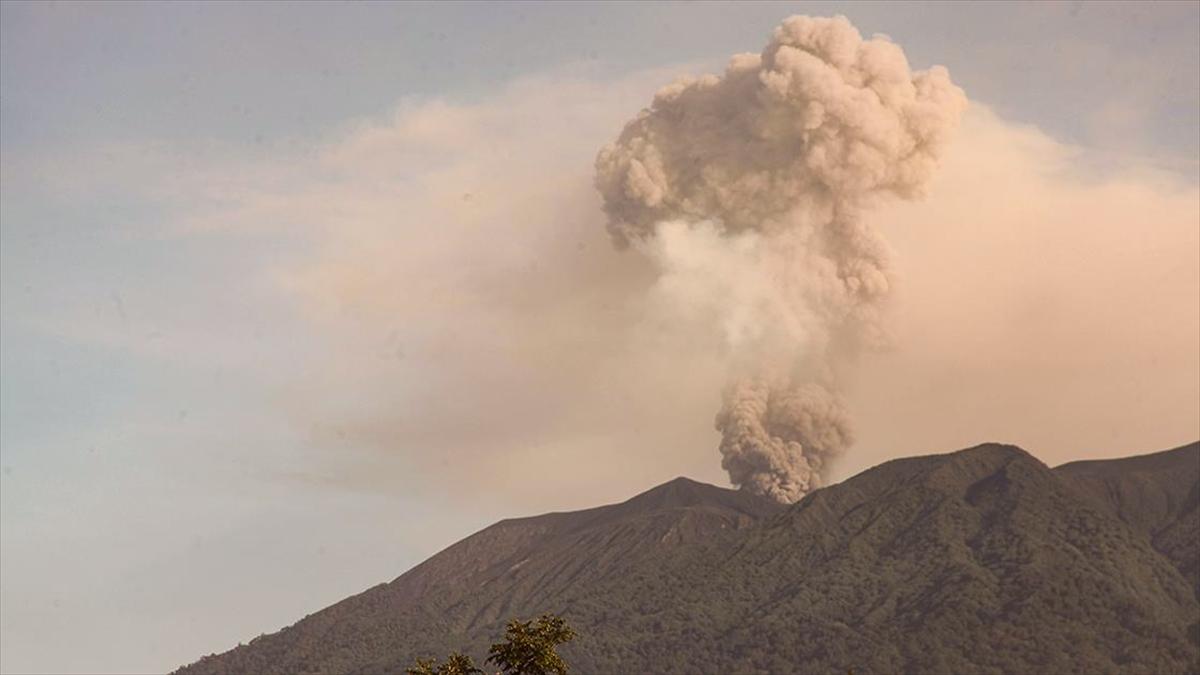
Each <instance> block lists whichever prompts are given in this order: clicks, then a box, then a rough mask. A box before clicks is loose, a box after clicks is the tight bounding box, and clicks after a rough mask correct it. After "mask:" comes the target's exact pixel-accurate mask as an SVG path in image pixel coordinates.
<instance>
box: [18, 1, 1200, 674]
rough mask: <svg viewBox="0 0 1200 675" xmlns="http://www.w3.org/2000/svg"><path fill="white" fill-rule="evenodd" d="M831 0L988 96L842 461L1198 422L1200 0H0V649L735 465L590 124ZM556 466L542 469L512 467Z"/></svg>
mask: <svg viewBox="0 0 1200 675" xmlns="http://www.w3.org/2000/svg"><path fill="white" fill-rule="evenodd" d="M796 13H805V14H812V15H828V14H835V13H843V14H846V15H847V16H848V17H849V18H850V19H851V21H853V22H854V23H855V25H856V26H857V27H858V28H859V30H861V31H862V32H863V33H864V34H868V35H869V34H872V33H876V32H881V33H886V34H888V35H889V36H891V37H892V38H893V39H894V40H895V41H896V42H897V43H899V44H900V45H901V46H902V47H903V48H904V50H905V52H906V53H907V54H908V57H909V59H910V61H911V62H912V63H913V65H914V67H918V68H924V67H928V66H930V65H933V64H942V65H945V66H946V67H947V68H949V70H950V73H951V76H952V77H953V78H954V80H955V82H957V83H958V84H959V85H960V86H962V87H963V88H964V89H965V90H966V92H967V95H968V97H969V98H970V99H971V101H972V105H971V108H970V110H969V111H968V112H967V115H966V118H965V120H964V122H963V125H962V128H961V129H960V130H959V132H958V135H957V137H956V140H955V142H954V144H953V145H952V147H951V148H950V150H949V151H948V152H947V156H946V158H945V161H944V165H943V168H942V171H941V173H940V175H939V177H938V178H937V179H936V180H935V182H934V185H933V187H932V189H931V191H930V194H929V196H928V198H927V199H925V200H923V201H920V202H916V203H903V204H900V203H897V204H885V205H883V206H881V208H879V209H878V210H876V211H873V212H872V213H871V214H870V217H871V219H872V221H874V222H876V223H877V224H878V225H879V226H880V227H881V228H882V229H883V230H884V231H885V233H886V235H887V236H888V238H889V239H890V240H891V243H892V245H893V247H894V248H895V255H896V270H897V275H898V277H899V279H900V281H899V284H900V288H899V289H898V292H897V297H896V300H895V303H894V307H893V308H892V317H891V318H892V324H893V327H894V332H895V340H894V347H893V348H892V349H891V350H890V351H887V352H883V353H878V354H872V355H870V356H868V357H867V358H866V359H865V361H864V362H863V363H862V364H861V367H860V368H859V369H858V370H857V371H856V372H855V373H854V374H853V387H852V390H851V391H850V393H849V394H848V396H849V403H850V406H851V408H852V410H853V411H854V413H855V417H856V423H857V425H858V430H859V431H858V443H857V445H856V447H855V448H854V449H852V450H851V452H850V453H849V454H848V455H847V457H846V458H845V460H844V461H843V463H842V464H841V465H840V466H839V468H838V475H839V476H843V477H844V476H846V475H850V474H852V473H854V472H856V471H858V470H861V469H863V468H866V467H868V466H871V465H873V464H876V463H878V462H880V461H882V460H884V459H887V458H890V457H893V456H898V455H907V454H915V453H927V452H943V451H949V450H954V449H958V448H960V447H964V446H967V445H972V444H975V443H978V442H982V441H989V440H999V441H1008V442H1016V443H1019V444H1021V445H1023V446H1024V447H1026V448H1027V449H1029V450H1030V451H1032V452H1033V453H1034V454H1036V455H1037V456H1039V457H1041V458H1042V459H1043V460H1044V461H1046V462H1047V463H1050V464H1058V463H1061V462H1064V461H1069V460H1072V459H1077V458H1081V457H1111V456H1120V455H1126V454H1132V453H1139V452H1146V451H1152V450H1159V449H1165V448H1167V447H1172V446H1174V445H1179V444H1183V443H1186V442H1190V441H1193V440H1196V438H1197V437H1200V191H1198V190H1200V183H1198V179H1197V176H1198V174H1200V157H1198V155H1200V53H1198V45H1200V5H1197V4H1196V3H1179V4H1153V5H1152V4H1148V3H1131V4H1126V5H1122V4H1116V3H1071V4H1050V3H1034V4H1009V3H1004V4H984V3H938V4H929V5H925V4H913V5H901V4H898V3H884V4H878V5H876V4H868V3H855V4H852V5H837V4H831V3H779V4H747V3H738V4H736V5H734V4H717V3H706V4H656V5H650V4H642V3H637V4H635V3H628V4H616V3H609V4H595V5H588V4H581V3H562V4H549V3H536V4H509V5H499V4H469V3H461V4H453V5H444V4H443V5H420V4H411V3H404V4H394V5H383V4H366V3H362V4H337V5H333V4H330V5H323V4H318V3H303V4H296V5H290V6H288V5H283V4H279V3H263V4H253V5H236V4H232V3H220V4H218V3H212V4H185V3H173V4H144V3H143V4H128V5H125V4H99V3H86V4H65V3H43V4H36V5H30V4H20V3H12V2H10V3H4V4H2V5H0V30H2V35H0V145H2V153H0V282H2V284H0V302H2V323H0V368H2V377H0V416H2V419H0V422H2V424H0V467H2V473H0V528H2V530H0V532H2V546H0V670H3V671H4V672H22V673H26V672H29V673H32V672H54V673H61V672H123V673H128V672H141V671H146V672H151V671H165V670H169V669H171V668H173V667H175V666H177V665H180V664H182V663H184V662H188V661H191V660H194V659H195V658H197V657H199V656H200V655H202V654H205V653H209V652H212V651H223V650H225V649H227V648H229V647H231V646H233V645H235V644H236V643H237V642H238V640H247V639H249V638H251V637H253V636H254V635H257V634H259V633H262V632H270V631H274V630H277V629H279V628H280V627H282V626H284V625H286V624H289V623H291V622H293V621H294V620H296V619H298V618H300V617H302V616H304V615H305V614H307V613H310V612H312V611H315V610H317V609H319V608H321V607H323V606H325V605H327V604H329V603H331V602H333V601H336V600H338V599H341V598H342V597H345V596H347V595H349V594H351V593H355V592H358V591H360V590H363V589H365V588H366V587H368V586H371V585H373V584H375V583H379V582H382V581H386V580H390V579H392V578H394V577H395V576H397V575H398V574H400V573H401V572H403V571H404V570H406V569H407V568H408V567H410V566H411V565H412V564H414V563H416V562H419V561H420V560H421V559H423V558H425V557H426V556H428V555H429V554H431V553H433V552H435V551H436V550H438V549H440V548H441V547H443V546H445V545H447V544H449V543H452V542H453V541H455V540H458V539H460V538H462V537H463V536H465V535H466V534H469V533H470V532H472V531H474V530H476V529H478V528H480V527H482V526H484V525H486V524H488V523H490V522H493V521H495V520H498V519H500V518H503V517H508V516H514V515H524V514H529V513H534V512H541V511H546V510H556V509H567V508H577V507H583V506H591V505H595V504H598V503H603V502H606V501H615V500H620V499H624V498H626V497H628V496H631V495H632V494H634V493H635V492H637V491H639V490H641V489H644V488H648V487H650V486H652V485H654V484H657V483H659V482H662V481H664V480H667V479H669V478H671V477H673V476H676V475H680V474H683V475H689V476H692V477H695V478H697V479H701V480H706V481H710V482H714V483H718V484H725V481H726V477H725V475H724V472H723V471H721V469H720V466H719V456H718V454H717V451H716V441H717V436H716V433H715V432H714V431H713V429H712V419H713V413H714V412H715V410H716V407H717V405H718V404H719V401H718V396H717V391H718V389H719V387H720V385H721V383H722V379H723V375H724V373H723V371H722V369H721V367H720V365H719V363H718V362H719V358H717V355H716V354H715V353H714V352H713V348H712V346H711V345H709V344H707V343H705V342H704V341H703V340H692V339H688V338H689V336H686V335H684V336H681V335H679V334H678V333H677V331H672V330H671V329H670V328H669V327H664V326H662V325H659V324H656V323H655V322H654V321H647V320H646V318H645V312H644V310H645V307H644V306H643V304H642V303H643V300H641V299H643V298H645V297H646V295H645V290H646V288H647V287H648V286H649V285H650V284H651V283H652V281H653V272H652V270H651V269H650V268H649V267H648V266H647V264H646V262H645V261H644V260H642V259H640V258H639V257H638V256H637V255H634V254H630V253H618V252H616V251H614V250H613V249H612V247H611V246H610V244H609V242H608V240H607V237H606V235H605V232H604V227H603V224H604V219H603V215H602V214H601V212H600V202H599V199H598V197H597V196H596V194H595V193H594V190H593V188H592V186H591V175H592V160H593V158H594V156H595V153H596V151H597V149H598V148H599V147H600V146H601V145H603V144H604V143H606V142H608V141H610V140H612V139H613V138H614V137H615V135H616V134H617V133H618V132H619V130H620V128H621V125H622V124H623V123H624V121H625V120H627V119H628V118H629V117H631V116H632V115H633V114H635V113H636V112H637V111H638V109H639V108H641V107H642V106H644V105H645V104H647V103H648V102H649V100H650V98H651V96H652V95H653V92H654V91H655V90H656V89H657V88H658V87H659V86H661V85H663V84H667V83H669V82H671V81H672V80H673V79H674V78H675V77H677V76H679V75H682V74H686V73H700V72H711V71H716V70H719V69H720V68H721V67H723V65H724V63H725V61H726V60H727V59H728V58H729V56H730V55H731V54H734V53H737V52H744V51H757V50H759V49H761V48H762V46H763V45H764V44H765V42H766V39H767V36H768V34H769V32H770V30H771V29H772V28H773V27H774V26H775V25H776V24H777V23H778V22H779V21H780V20H781V19H783V18H784V17H786V16H788V15H790V14H796ZM534 482H537V483H538V487H536V488H533V487H531V485H532V484H533V483H534Z"/></svg>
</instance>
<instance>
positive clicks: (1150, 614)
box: [177, 444, 1200, 675]
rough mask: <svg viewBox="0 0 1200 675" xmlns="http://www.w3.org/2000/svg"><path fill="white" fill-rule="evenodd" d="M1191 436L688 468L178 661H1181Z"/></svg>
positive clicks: (723, 667)
mask: <svg viewBox="0 0 1200 675" xmlns="http://www.w3.org/2000/svg"><path fill="white" fill-rule="evenodd" d="M1198 534H1200V444H1192V445H1188V446H1185V447H1181V448H1177V449H1174V450H1170V451H1166V452H1160V453H1156V454H1151V455H1142V456H1136V457H1130V458H1126V459H1117V460H1102V461H1087V462H1075V463H1071V464H1067V465H1064V466H1061V467H1058V468H1056V469H1051V468H1049V467H1047V466H1046V465H1044V464H1043V463H1042V462H1040V461H1038V460H1037V459H1036V458H1035V457H1033V456H1031V455H1030V454H1028V453H1027V452H1025V451H1024V450H1021V449H1020V448H1017V447H1014V446H1010V445H999V444H985V445H980V446H977V447H973V448H970V449H966V450H962V451H959V452H954V453H949V454H940V455H929V456H922V457H912V458H906V459H897V460H894V461H890V462H887V463H885V464H882V465H879V466H877V467H874V468H872V469H869V470H867V471H864V472H863V473H861V474H859V475H857V476H854V477H853V478H850V479H848V480H846V481H843V482H842V483H839V484H836V485H832V486H829V487H826V488H823V489H820V490H817V491H816V492H813V493H811V494H809V495H807V496H806V497H804V498H803V499H802V500H801V501H799V502H798V503H796V504H792V505H780V504H777V503H775V502H773V501H770V500H767V499H765V498H762V497H757V496H754V495H752V494H749V493H746V492H740V491H734V490H728V489H724V488H719V487H715V486H712V485H706V484H703V483H697V482H695V481H691V480H688V479H686V478H677V479H675V480H673V481H670V482H668V483H665V484H663V485H660V486H658V487H655V488H653V489H651V490H648V491H646V492H644V493H642V494H640V495H637V496H636V497H633V498H632V499H629V500H628V501H625V502H622V503H620V504H613V505H608V506H601V507H598V508H593V509H588V510H584V511H574V512H569V513H549V514H545V515H540V516H534V517H529V518H518V519H512V520H504V521H501V522H498V523H496V524H495V525H492V526H491V527H488V528H486V529H484V530H482V531H480V532H478V533H476V534H474V535H471V536H469V537H467V538H466V539H463V540H462V541H460V542H458V543H456V544H454V545H453V546H450V547H449V548H447V549H445V550H444V551H442V552H440V553H438V554H436V555H434V556H433V557H431V558H429V559H428V560H426V561H425V562H423V563H421V564H420V565H417V566H416V567H414V568H413V569H411V570H409V571H408V572H405V573H404V574H402V575H401V576H400V577H398V578H397V579H395V580H394V581H392V582H390V583H386V584H381V585H379V586H376V587H374V588H371V589H369V590H367V591H365V592H363V593H361V594H359V595H356V596H353V597H351V598H348V599H346V600H343V601H342V602H339V603H337V604H335V605H333V606H331V607H328V608H326V609H324V610H322V611H320V612H317V613H316V614H313V615H310V616H308V617H306V618H304V619H303V620H301V621H299V622H297V623H296V624H294V625H292V626H289V627H287V628H284V629H283V630H281V631H280V632H278V633H275V634H272V635H266V636H263V637H260V638H257V639H255V640H253V641H251V642H250V643H249V644H247V645H244V646H240V647H238V648H236V649H233V650H231V651H229V652H226V653H224V654H220V655H212V656H208V657H204V658H203V659H201V660H199V661H197V662H195V663H193V664H191V665H189V666H185V667H183V668H181V669H180V670H178V671H177V672H178V673H185V674H187V675H195V674H201V673H213V674H217V673H384V672H386V673H399V672H403V670H404V668H405V667H406V666H408V665H410V664H411V663H412V662H413V661H414V659H416V658H417V657H419V656H430V655H437V656H443V655H445V654H446V653H448V652H449V651H451V650H460V651H464V652H465V653H468V654H470V655H471V656H473V657H474V658H475V659H476V661H477V662H478V661H482V659H483V657H484V656H485V655H486V650H487V647H488V645H489V644H490V643H491V642H494V641H495V640H496V638H497V637H498V636H500V635H501V634H502V633H503V625H504V622H505V621H506V620H508V619H509V618H512V617H521V618H527V617H531V616H536V615H538V614H541V613H544V612H552V613H556V614H560V615H562V616H564V617H566V618H567V620H568V621H569V622H570V624H571V625H572V626H574V627H575V628H576V629H577V630H578V631H579V633H580V636H581V637H580V638H579V639H578V640H576V641H575V642H572V643H570V644H568V645H566V646H565V647H563V648H562V649H561V653H562V654H563V656H564V658H565V659H566V660H567V661H568V662H569V663H570V664H571V665H572V667H573V669H575V670H577V671H579V672H585V673H654V672H678V673H712V672H722V673H749V672H771V673H787V672H836V673H845V672H847V671H852V672H854V673H899V672H922V673H976V672H1006V673H1035V672H1036V673H1050V672H1055V673H1059V672H1064V673H1065V672H1131V673H1133V672H1138V673H1195V672H1200V602H1198V600H1197V598H1198V597H1200V579H1198V570H1200V542H1198V541H1197V537H1198Z"/></svg>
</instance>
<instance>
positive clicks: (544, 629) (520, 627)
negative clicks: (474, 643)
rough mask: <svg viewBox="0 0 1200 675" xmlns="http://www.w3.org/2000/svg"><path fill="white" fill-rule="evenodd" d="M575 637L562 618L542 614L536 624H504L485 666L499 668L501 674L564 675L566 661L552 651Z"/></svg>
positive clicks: (529, 622)
mask: <svg viewBox="0 0 1200 675" xmlns="http://www.w3.org/2000/svg"><path fill="white" fill-rule="evenodd" d="M576 636H577V634H576V633H575V631H574V630H573V629H572V628H571V627H570V626H568V625H567V621H566V619H563V618H562V617H561V616H555V615H553V614H543V615H542V616H540V617H538V619H537V620H536V621H518V620H517V619H513V620H512V621H509V622H508V627H507V628H506V630H505V632H504V642H498V643H496V644H494V645H492V647H491V649H489V650H488V658H487V662H488V663H494V664H496V665H497V666H500V669H501V670H502V671H503V672H504V674H505V675H566V673H567V671H568V666H567V663H566V661H563V660H562V657H560V656H559V655H558V652H557V651H556V650H555V648H556V647H558V645H560V644H563V643H565V642H570V641H571V640H573V639H575V637H576Z"/></svg>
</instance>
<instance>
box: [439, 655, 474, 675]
mask: <svg viewBox="0 0 1200 675" xmlns="http://www.w3.org/2000/svg"><path fill="white" fill-rule="evenodd" d="M482 672H483V671H482V670H480V669H478V668H476V667H475V662H474V661H472V660H471V657H469V656H467V655H466V654H460V653H458V652H451V654H450V656H449V657H448V658H447V659H446V662H445V663H443V664H442V665H441V667H440V668H438V669H437V675H476V674H477V673H482Z"/></svg>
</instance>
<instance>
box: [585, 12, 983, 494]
mask: <svg viewBox="0 0 1200 675" xmlns="http://www.w3.org/2000/svg"><path fill="white" fill-rule="evenodd" d="M965 107H966V97H965V96H964V95H963V92H962V90H961V89H959V88H958V87H956V86H955V85H954V84H953V83H952V82H951V81H950V76H949V74H948V73H947V72H946V70H945V69H944V68H942V67H934V68H931V69H929V70H926V71H917V72H913V71H911V70H910V69H909V66H908V62H907V60H906V59H905V57H904V53H903V52H902V51H901V50H900V48H899V47H898V46H896V45H895V44H893V43H892V42H891V41H889V40H888V39H887V38H886V37H883V36H876V37H874V38H872V39H869V40H863V39H862V36H861V35H859V33H858V31H857V30H856V29H855V28H854V26H852V25H851V24H850V22H849V21H848V20H847V19H846V18H845V17H840V16H839V17H834V18H832V19H828V18H812V17H806V16H794V17H791V18H789V19H787V20H786V21H784V22H783V23H782V24H781V25H780V26H779V27H778V28H776V29H775V32H774V34H773V36H772V39H771V42H770V44H768V45H767V47H766V49H765V50H764V51H763V52H762V54H761V55H754V54H740V55H737V56H735V57H733V59H732V60H731V61H730V63H729V66H728V68H727V69H726V71H725V74H724V75H723V76H720V77H718V76H715V75H706V76H704V77H700V78H692V79H685V80H682V81H679V82H676V83H675V84H672V85H670V86H667V87H665V88H663V89H662V90H660V91H659V92H658V93H657V95H656V96H655V97H654V101H653V103H652V104H651V106H650V107H649V108H648V109H645V110H643V111H642V112H641V113H639V114H638V116H637V117H636V118H634V119H633V120H632V121H630V122H629V123H628V124H626V125H625V128H624V130H623V131H622V132H621V135H620V137H619V138H618V139H617V141H616V142H615V143H613V144H611V145H608V146H607V147H605V148H604V149H603V150H601V151H600V153H599V156H598V157H597V158H596V179H595V182H596V187H597V189H598V190H599V191H600V193H601V195H602V196H603V198H604V209H605V212H606V214H607V216H608V228H609V231H610V233H611V235H612V237H613V240H614V242H615V243H616V245H617V246H618V247H621V248H624V247H627V246H630V245H632V246H634V247H635V248H637V249H639V250H641V251H643V252H644V253H645V254H646V255H648V256H650V257H651V258H652V259H653V260H655V261H656V263H657V264H658V265H659V268H660V271H661V277H660V279H659V282H658V285H657V287H656V289H655V293H656V294H658V295H659V296H660V297H661V298H662V299H663V300H664V301H665V303H666V305H668V306H673V307H674V308H676V309H678V310H680V311H683V312H685V313H688V314H691V315H694V316H695V317H704V318H709V319H711V320H712V321H713V324H712V325H714V326H716V327H717V328H718V330H719V336H720V339H721V341H722V344H723V347H724V348H725V349H727V351H728V354H729V355H730V358H731V363H732V364H733V366H732V373H731V382H730V384H729V385H728V386H727V387H726V389H725V391H724V394H723V398H724V403H723V405H722V407H721V410H720V412H719V413H718V414H717V417H716V425H717V428H718V430H719V431H720V432H721V434H722V441H721V445H720V451H721V454H722V456H723V459H722V466H723V467H724V468H725V469H726V470H727V471H728V472H729V475H730V478H731V480H732V481H733V483H734V484H736V485H738V486H740V487H742V488H743V489H746V490H750V491H752V492H755V493H757V494H762V495H768V496H770V497H772V498H774V499H777V500H779V501H783V502H793V501H796V500H798V499H799V498H800V497H801V496H803V495H804V494H805V493H807V492H809V491H811V490H813V489H815V488H817V487H819V486H820V485H821V484H822V481H823V480H825V477H826V476H827V472H828V469H829V467H830V461H831V460H832V459H833V458H835V457H836V456H837V455H839V454H841V453H842V452H844V451H845V450H846V448H847V447H849V446H850V444H851V443H852V442H853V436H852V433H851V425H850V423H849V420H848V416H847V414H846V411H845V407H844V405H843V403H842V400H841V398H840V396H839V394H838V379H839V378H838V373H839V372H840V371H841V370H843V369H844V367H845V366H846V365H847V364H849V363H852V362H853V360H854V357H855V355H856V354H857V353H859V352H860V351H861V350H862V349H864V348H871V347H874V346H879V345H881V344H883V343H884V342H885V341H886V331H885V330H884V326H883V322H882V310H883V307H884V304H885V301H886V300H887V297H888V294H889V289H890V288H891V285H892V283H891V279H890V273H889V269H888V248H887V245H886V243H885V242H884V241H883V239H882V238H881V236H880V235H879V233H878V232H877V231H876V230H875V229H873V228H872V227H870V226H868V225H866V224H865V222H864V221H863V220H862V218H861V216H860V214H861V212H862V211H863V209H864V208H865V207H869V206H870V205H871V203H872V202H873V201H874V200H875V199H876V198H878V197H881V196H889V195H891V196H897V197H900V198H905V199H911V198H914V197H918V196H920V195H921V194H922V190H923V188H924V186H925V185H926V184H927V182H928V181H929V178H930V176H931V174H932V173H933V171H934V169H935V167H936V165H937V160H938V156H939V152H940V150H941V148H942V146H943V143H944V142H945V140H946V138H947V135H948V133H949V132H950V131H951V130H952V129H953V128H954V127H955V126H956V125H957V122H958V119H959V117H960V115H961V114H962V112H963V110H964V108H965Z"/></svg>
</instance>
